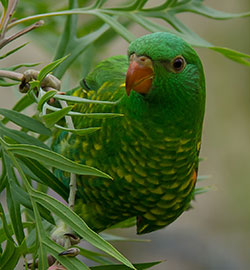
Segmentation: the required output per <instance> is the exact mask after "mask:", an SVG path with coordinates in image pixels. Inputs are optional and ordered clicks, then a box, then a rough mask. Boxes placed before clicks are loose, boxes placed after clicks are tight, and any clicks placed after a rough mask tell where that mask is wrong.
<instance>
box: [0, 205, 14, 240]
mask: <svg viewBox="0 0 250 270" xmlns="http://www.w3.org/2000/svg"><path fill="white" fill-rule="evenodd" d="M0 218H1V220H2V225H3V230H4V233H5V236H6V239H7V240H8V241H9V242H13V244H15V242H14V240H13V239H12V237H11V235H12V234H13V233H12V227H11V229H9V226H8V223H7V220H6V216H5V213H4V209H3V206H2V204H1V202H0Z"/></svg>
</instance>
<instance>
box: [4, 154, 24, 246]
mask: <svg viewBox="0 0 250 270" xmlns="http://www.w3.org/2000/svg"><path fill="white" fill-rule="evenodd" d="M3 162H4V164H5V165H4V166H5V168H6V175H7V177H8V182H7V185H6V198H7V206H8V210H9V214H10V219H11V222H12V226H13V229H14V232H15V236H16V239H17V242H18V243H19V245H20V244H21V243H22V242H23V240H24V238H25V235H24V231H23V224H22V217H21V211H20V204H19V203H18V202H17V200H16V198H15V196H14V194H13V189H12V188H11V187H12V185H13V182H17V179H16V176H15V173H14V171H13V164H12V162H11V159H10V158H9V156H8V155H7V154H6V153H5V152H3Z"/></svg>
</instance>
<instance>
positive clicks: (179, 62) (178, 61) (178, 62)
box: [171, 56, 186, 72]
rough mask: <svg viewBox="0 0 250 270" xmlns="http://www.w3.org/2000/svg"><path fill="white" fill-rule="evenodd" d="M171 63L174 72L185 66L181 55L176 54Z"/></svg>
mask: <svg viewBox="0 0 250 270" xmlns="http://www.w3.org/2000/svg"><path fill="white" fill-rule="evenodd" d="M171 64H172V69H173V71H174V72H181V71H182V70H183V69H184V67H185V66H186V61H185V59H184V58H183V57H182V56H177V57H175V58H174V59H173V60H172V63H171Z"/></svg>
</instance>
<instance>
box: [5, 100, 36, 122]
mask: <svg viewBox="0 0 250 270" xmlns="http://www.w3.org/2000/svg"><path fill="white" fill-rule="evenodd" d="M33 102H34V101H33V100H32V99H30V97H29V96H28V95H24V96H23V97H22V98H21V99H19V100H18V102H17V103H16V104H15V106H14V107H13V108H12V110H13V111H17V112H21V111H23V110H24V109H26V108H27V107H29V106H30V105H31V104H32V103H33ZM8 122H9V119H8V118H6V117H5V118H4V119H3V120H2V123H3V124H6V123H8Z"/></svg>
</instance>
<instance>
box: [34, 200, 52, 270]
mask: <svg viewBox="0 0 250 270" xmlns="http://www.w3.org/2000/svg"><path fill="white" fill-rule="evenodd" d="M31 202H32V205H33V211H34V215H35V222H36V232H37V244H38V246H39V251H38V260H39V264H38V269H39V270H45V269H48V258H47V251H46V248H45V246H44V245H43V240H44V239H46V237H47V235H46V232H45V230H44V227H43V223H42V220H41V217H40V214H39V211H38V207H37V204H36V203H35V202H34V201H33V200H31Z"/></svg>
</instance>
